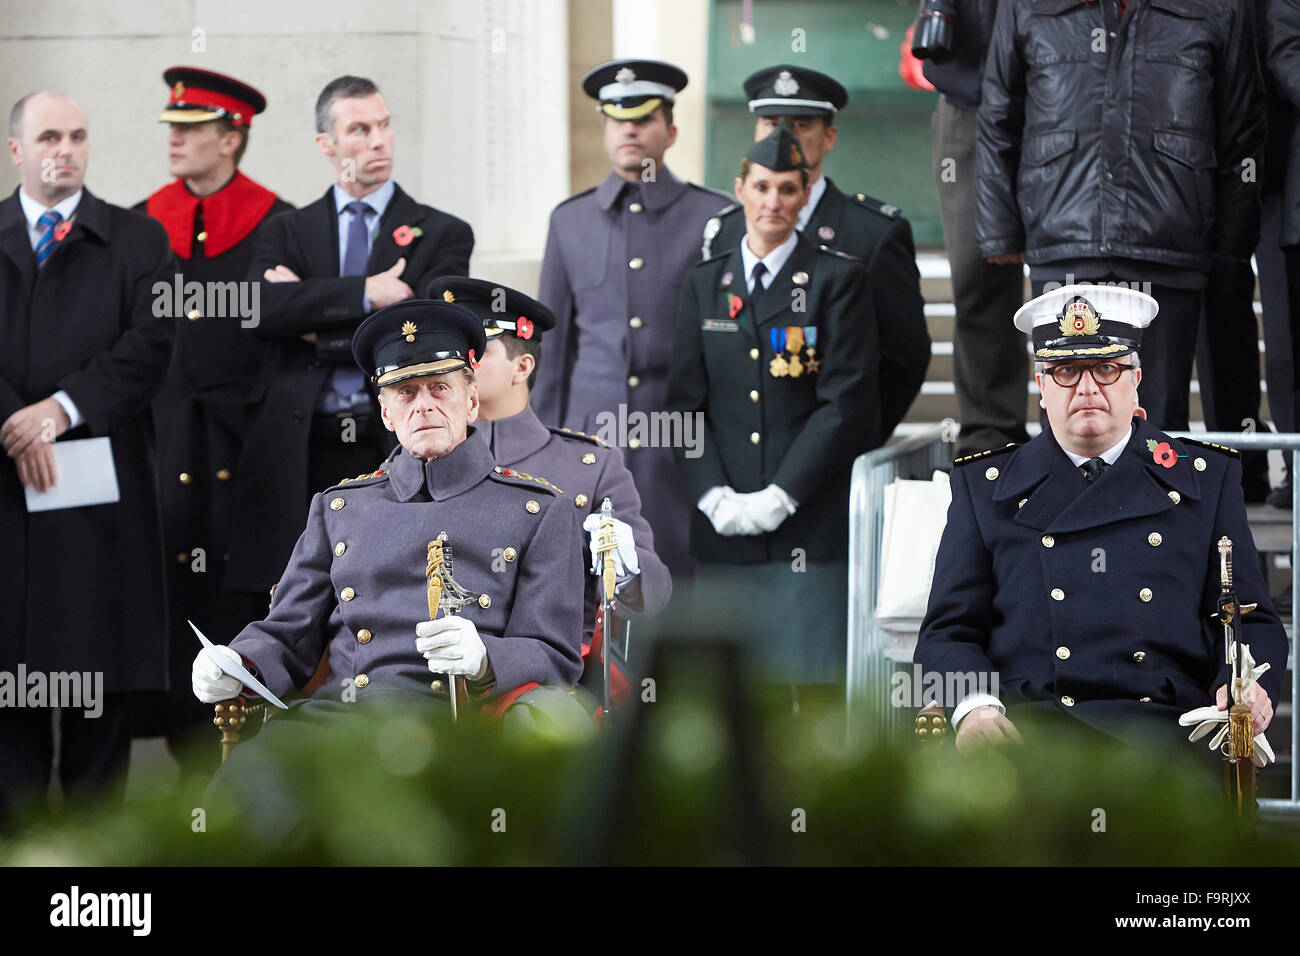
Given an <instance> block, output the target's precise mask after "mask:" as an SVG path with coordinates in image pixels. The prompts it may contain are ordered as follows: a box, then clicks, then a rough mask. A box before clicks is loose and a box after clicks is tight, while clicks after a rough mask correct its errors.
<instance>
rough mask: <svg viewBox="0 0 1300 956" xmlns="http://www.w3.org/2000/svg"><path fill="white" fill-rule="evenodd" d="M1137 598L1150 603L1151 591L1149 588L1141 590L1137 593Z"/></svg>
mask: <svg viewBox="0 0 1300 956" xmlns="http://www.w3.org/2000/svg"><path fill="white" fill-rule="evenodd" d="M1138 597H1140V598H1141V599H1142V600H1143V601H1150V600H1151V589H1150V588H1143V589H1142V590H1141V591H1139V592H1138Z"/></svg>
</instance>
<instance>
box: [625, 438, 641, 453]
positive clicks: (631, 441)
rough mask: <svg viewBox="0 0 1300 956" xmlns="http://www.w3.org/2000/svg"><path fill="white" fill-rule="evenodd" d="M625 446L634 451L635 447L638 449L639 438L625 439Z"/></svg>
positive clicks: (639, 445) (639, 444)
mask: <svg viewBox="0 0 1300 956" xmlns="http://www.w3.org/2000/svg"><path fill="white" fill-rule="evenodd" d="M627 447H628V448H631V449H632V450H633V451H636V449H638V448H640V447H641V439H639V438H629V439H628V440H627Z"/></svg>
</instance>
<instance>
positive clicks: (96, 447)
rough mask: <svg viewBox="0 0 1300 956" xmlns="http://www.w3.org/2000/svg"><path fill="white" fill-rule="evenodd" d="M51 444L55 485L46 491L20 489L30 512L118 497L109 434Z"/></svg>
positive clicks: (75, 505) (98, 503) (117, 498)
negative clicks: (55, 474) (25, 497)
mask: <svg viewBox="0 0 1300 956" xmlns="http://www.w3.org/2000/svg"><path fill="white" fill-rule="evenodd" d="M51 447H52V448H53V449H54V467H55V468H56V469H57V479H56V481H55V483H54V487H52V488H51V489H50V490H49V491H46V492H39V491H37V490H36V489H35V488H24V489H23V491H24V492H25V493H26V495H27V510H28V511H29V512H30V511H54V510H56V509H58V508H81V507H84V506H86V505H105V504H112V503H114V502H116V501H118V500H120V495H119V493H118V488H117V469H116V468H114V467H113V445H112V442H111V440H110V439H109V438H108V437H104V438H83V439H80V440H78V441H57V442H55V443H54V444H53V445H52V446H51Z"/></svg>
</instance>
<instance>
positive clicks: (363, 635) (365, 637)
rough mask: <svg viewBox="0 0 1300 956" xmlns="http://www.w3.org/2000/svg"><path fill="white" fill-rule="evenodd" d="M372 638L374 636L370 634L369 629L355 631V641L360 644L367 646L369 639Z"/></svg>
mask: <svg viewBox="0 0 1300 956" xmlns="http://www.w3.org/2000/svg"><path fill="white" fill-rule="evenodd" d="M374 636H375V635H373V634H371V633H370V628H368V627H363V628H362V629H361V630H359V631H357V640H358V641H360V642H361V643H362V644H369V643H370V639H371V638H372V637H374Z"/></svg>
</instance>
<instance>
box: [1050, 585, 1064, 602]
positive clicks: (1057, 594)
mask: <svg viewBox="0 0 1300 956" xmlns="http://www.w3.org/2000/svg"><path fill="white" fill-rule="evenodd" d="M1052 600H1053V601H1064V600H1065V592H1064V591H1062V590H1061V589H1060V588H1052Z"/></svg>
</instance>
